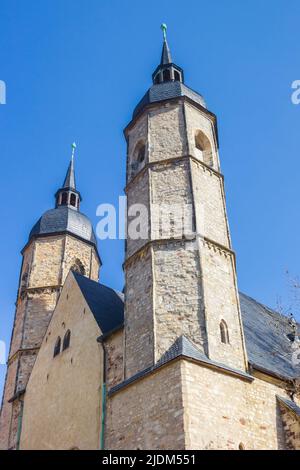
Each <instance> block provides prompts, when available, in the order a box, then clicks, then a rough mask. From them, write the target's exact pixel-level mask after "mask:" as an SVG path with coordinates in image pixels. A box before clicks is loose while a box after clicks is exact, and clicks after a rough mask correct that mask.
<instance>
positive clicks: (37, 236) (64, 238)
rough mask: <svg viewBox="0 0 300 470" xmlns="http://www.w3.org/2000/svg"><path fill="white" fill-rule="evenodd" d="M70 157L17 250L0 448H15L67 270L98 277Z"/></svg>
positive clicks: (91, 235) (98, 262) (96, 257)
mask: <svg viewBox="0 0 300 470" xmlns="http://www.w3.org/2000/svg"><path fill="white" fill-rule="evenodd" d="M74 151H75V144H73V152H72V159H71V162H70V164H69V167H68V171H67V174H66V177H65V180H64V183H63V185H62V187H61V188H60V189H59V190H58V191H57V193H56V194H55V199H56V204H55V208H54V209H51V210H48V211H47V212H45V213H44V214H43V216H42V217H41V218H40V219H39V220H38V222H37V223H36V224H35V225H34V227H33V229H32V230H31V232H30V235H29V239H28V242H27V244H26V245H25V247H24V248H23V250H22V256H23V260H22V267H21V273H20V281H19V288H18V294H17V301H16V313H15V320H14V327H13V333H12V338H11V345H10V352H9V358H8V368H7V374H6V381H5V388H4V393H3V398H2V407H1V416H0V449H16V448H18V446H19V437H20V431H21V429H20V427H21V421H22V419H21V418H22V408H23V398H24V392H25V388H26V384H27V382H28V378H29V376H30V373H31V370H32V368H33V365H34V362H35V359H36V355H37V353H38V351H39V348H40V345H41V342H42V339H43V337H44V334H45V331H46V329H47V326H48V324H49V321H50V319H51V316H52V313H53V310H54V308H55V306H56V303H57V300H58V297H59V294H60V291H61V288H62V286H63V284H64V281H65V279H66V277H67V275H68V273H69V271H70V269H72V270H74V271H78V272H80V273H81V274H83V275H85V276H87V277H88V278H90V279H92V280H95V281H98V275H99V268H100V266H101V260H100V257H99V254H98V250H97V242H96V237H95V234H94V231H93V228H92V224H91V222H90V220H89V219H88V218H87V217H86V216H85V215H83V214H82V213H81V212H80V202H81V195H80V193H79V191H78V190H77V188H76V183H75V172H74Z"/></svg>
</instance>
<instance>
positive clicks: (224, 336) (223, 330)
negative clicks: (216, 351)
mask: <svg viewBox="0 0 300 470" xmlns="http://www.w3.org/2000/svg"><path fill="white" fill-rule="evenodd" d="M220 336H221V342H222V343H224V344H229V333H228V327H227V323H226V322H225V320H222V321H221V323H220Z"/></svg>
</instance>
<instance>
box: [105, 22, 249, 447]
mask: <svg viewBox="0 0 300 470" xmlns="http://www.w3.org/2000/svg"><path fill="white" fill-rule="evenodd" d="M162 29H163V33H164V40H163V49H162V55H161V61H160V64H159V66H158V67H157V68H156V70H155V71H154V73H153V76H152V78H153V85H152V86H151V88H150V89H149V90H148V91H147V93H146V94H145V96H144V97H143V98H142V100H141V101H140V102H139V104H138V105H137V107H136V108H135V110H134V112H133V118H132V120H131V122H130V123H129V125H128V126H127V127H126V129H125V137H126V141H127V181H126V194H127V204H128V208H127V212H128V217H127V219H128V220H127V222H128V223H127V227H128V237H127V243H126V259H125V263H124V268H125V276H126V290H125V320H124V368H123V371H124V377H123V382H121V383H119V384H117V385H113V387H112V388H111V389H109V386H108V397H109V400H108V411H107V427H106V441H105V446H106V447H105V448H107V449H136V448H140V449H174V448H175V449H187V448H193V447H192V446H193V445H194V444H193V443H195V442H197V436H198V437H199V429H201V425H202V424H201V416H203V414H201V413H200V412H199V410H194V409H193V407H194V408H195V407H197V406H201V404H202V402H201V401H199V394H200V395H201V394H202V396H203V397H207V401H205V398H203V400H204V402H203V407H205V406H206V407H208V409H210V407H211V406H212V404H211V403H210V401H209V399H208V398H209V396H210V395H209V390H212V389H213V388H214V387H215V383H216V380H219V381H222V380H223V381H224V387H223V391H224V392H225V391H227V390H229V385H228V383H230V386H232V390H234V387H236V386H237V384H238V386H241V387H242V386H243V380H251V378H249V374H248V373H247V369H248V361H247V356H246V348H245V341H244V333H243V326H242V321H241V312H240V304H239V295H238V290H237V282H236V267H235V254H234V252H233V250H232V246H231V240H230V233H229V227H228V221H227V215H226V204H225V195H224V178H223V175H222V173H221V169H220V162H219V149H218V131H217V119H216V116H215V115H214V114H213V113H212V112H210V111H209V110H208V109H207V107H206V104H205V101H204V99H203V97H202V96H201V95H199V94H198V93H197V92H195V91H193V90H192V89H190V88H189V87H187V86H186V85H185V80H184V72H183V70H182V68H181V67H179V66H177V65H176V64H175V63H174V62H173V60H172V57H171V52H170V49H169V46H168V43H167V38H166V26H165V25H163V26H162ZM217 376H218V379H217ZM219 376H220V377H221V378H219ZM232 377H234V378H232ZM235 380H236V382H235ZM239 381H240V382H239ZM219 383H221V382H219ZM240 383H242V385H240ZM228 393H232V392H228ZM221 396H222V395H220V397H221ZM192 410H193V411H192ZM208 413H209V411H208ZM224 416H225V413H224ZM132 417H134V419H132ZM199 417H200V418H199ZM225 417H226V416H225ZM197 420H198V421H199V420H200V421H199V422H198V421H197ZM223 421H224V420H223ZM128 422H130V430H128ZM212 423H213V421H212ZM212 426H213V424H212ZM201 436H202V434H201ZM196 445H197V446H198V445H199V443H197V444H196ZM201 445H202V444H201Z"/></svg>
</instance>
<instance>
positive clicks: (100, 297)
mask: <svg viewBox="0 0 300 470" xmlns="http://www.w3.org/2000/svg"><path fill="white" fill-rule="evenodd" d="M73 275H74V277H75V279H76V282H77V284H78V286H79V288H80V290H81V292H82V294H83V296H84V298H85V300H86V302H87V304H88V306H89V308H90V309H91V312H92V313H93V315H94V317H95V320H96V322H97V323H98V325H99V328H100V330H101V331H102V333H103V334H104V335H105V334H107V333H108V332H110V331H112V330H114V329H116V328H117V327H119V326H122V325H123V322H124V298H123V294H121V293H120V292H117V291H115V290H113V289H111V288H110V287H106V286H104V285H103V284H99V283H98V282H95V281H92V280H91V279H88V278H87V277H85V276H82V275H81V274H78V273H75V272H73Z"/></svg>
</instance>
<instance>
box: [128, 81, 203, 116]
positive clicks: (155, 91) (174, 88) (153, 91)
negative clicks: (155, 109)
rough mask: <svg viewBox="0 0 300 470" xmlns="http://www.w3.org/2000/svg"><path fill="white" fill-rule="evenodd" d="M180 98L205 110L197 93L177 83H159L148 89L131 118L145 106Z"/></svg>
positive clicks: (201, 97)
mask: <svg viewBox="0 0 300 470" xmlns="http://www.w3.org/2000/svg"><path fill="white" fill-rule="evenodd" d="M180 96H187V97H188V98H190V99H192V100H193V101H195V102H196V103H198V104H200V105H201V106H203V107H204V108H206V104H205V101H204V98H203V96H201V95H199V93H197V92H196V91H194V90H192V89H191V88H189V87H187V86H186V85H184V84H183V83H181V82H179V81H170V82H164V83H159V84H156V85H153V86H152V87H151V88H149V90H148V91H147V93H146V94H145V95H144V97H143V98H142V99H141V101H140V102H139V103H138V105H137V106H136V108H135V109H134V111H133V117H135V116H136V115H137V114H138V113H139V112H140V111H141V110H142V109H143V108H144V106H146V105H147V104H150V103H155V102H157V101H163V100H167V99H171V98H178V97H180Z"/></svg>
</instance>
